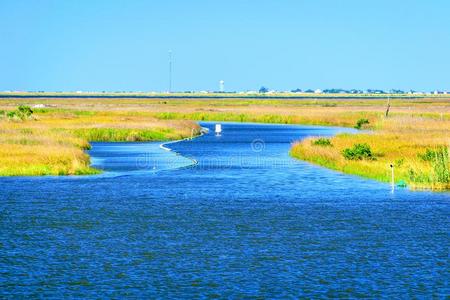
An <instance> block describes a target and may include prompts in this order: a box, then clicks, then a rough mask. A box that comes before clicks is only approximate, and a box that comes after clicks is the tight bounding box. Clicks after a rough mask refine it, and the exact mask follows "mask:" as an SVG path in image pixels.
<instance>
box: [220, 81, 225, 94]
mask: <svg viewBox="0 0 450 300" xmlns="http://www.w3.org/2000/svg"><path fill="white" fill-rule="evenodd" d="M219 91H220V92H221V93H223V92H224V91H225V81H223V80H221V81H219Z"/></svg>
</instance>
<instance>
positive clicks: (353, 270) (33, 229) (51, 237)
mask: <svg viewBox="0 0 450 300" xmlns="http://www.w3.org/2000/svg"><path fill="white" fill-rule="evenodd" d="M202 125H203V126H205V127H208V128H210V129H211V132H210V133H209V134H206V135H204V136H201V137H198V138H196V139H193V140H190V141H183V142H179V143H173V144H170V145H168V147H169V148H171V149H172V150H173V151H175V152H169V151H165V150H163V149H161V148H160V147H159V143H93V149H92V150H91V151H90V155H91V157H92V162H93V165H94V166H96V167H99V168H102V169H104V170H105V173H103V174H101V175H98V176H73V177H15V178H6V177H4V178H0V297H2V298H3V297H6V298H15V297H16V296H19V295H20V296H31V297H41V298H42V297H53V298H63V297H81V298H122V297H129V298H192V297H201V298H207V297H217V296H221V297H224V298H226V297H228V298H230V297H231V298H242V297H252V296H261V297H267V298H269V297H270V298H286V297H301V296H304V297H324V296H334V297H347V298H348V297H367V298H381V297H384V298H410V297H413V296H416V297H421V296H426V297H431V296H435V297H437V298H444V297H445V296H448V295H449V273H448V270H449V267H450V266H449V260H448V257H449V231H448V228H449V215H450V206H449V200H450V195H449V194H448V193H431V192H412V191H409V190H407V189H397V190H395V191H394V192H391V189H390V186H389V185H388V184H383V183H379V182H375V181H372V180H366V179H363V178H359V177H355V176H349V175H345V174H341V173H338V172H334V171H331V170H327V169H324V168H321V167H317V166H313V165H311V164H308V163H305V162H302V161H297V160H294V159H292V158H290V157H289V155H288V151H289V148H290V144H291V142H293V141H295V140H297V139H301V138H304V137H307V136H311V135H314V136H317V135H325V136H328V135H334V134H336V133H337V132H341V131H349V130H348V129H346V130H345V129H339V128H325V127H313V126H287V125H257V124H235V123H224V124H223V126H222V127H223V134H222V135H221V136H219V137H217V136H215V135H214V133H213V125H214V124H211V123H203V124H202ZM350 131H351V130H350Z"/></svg>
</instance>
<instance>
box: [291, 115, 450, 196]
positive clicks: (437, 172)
mask: <svg viewBox="0 0 450 300" xmlns="http://www.w3.org/2000/svg"><path fill="white" fill-rule="evenodd" d="M375 125H376V126H374V127H375V128H376V130H375V131H374V132H372V133H360V134H354V135H351V134H340V135H337V136H335V137H333V138H330V139H323V138H308V139H306V140H303V141H300V142H297V143H295V144H294V145H293V147H292V149H291V155H292V156H294V157H296V158H299V159H302V160H306V161H309V162H312V163H315V164H317V165H320V166H324V167H327V168H330V169H334V170H338V171H342V172H344V173H348V174H354V175H359V176H363V177H367V178H372V179H376V180H379V181H384V182H390V181H391V167H390V166H391V165H392V166H393V167H394V177H395V182H396V183H397V184H399V183H400V184H401V185H403V184H404V183H405V184H406V185H407V186H409V187H410V188H413V189H432V190H448V189H450V174H449V168H450V165H449V155H448V147H449V145H450V121H449V120H447V119H443V120H441V119H433V118H424V117H417V116H395V117H390V118H382V117H380V119H379V120H378V122H377V123H376V124H375Z"/></svg>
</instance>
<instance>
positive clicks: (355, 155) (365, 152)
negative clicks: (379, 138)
mask: <svg viewBox="0 0 450 300" xmlns="http://www.w3.org/2000/svg"><path fill="white" fill-rule="evenodd" d="M342 155H343V156H344V158H345V159H348V160H363V159H367V160H374V159H375V157H374V156H373V154H372V150H371V149H370V146H369V145H367V144H355V145H353V148H347V149H344V150H343V151H342Z"/></svg>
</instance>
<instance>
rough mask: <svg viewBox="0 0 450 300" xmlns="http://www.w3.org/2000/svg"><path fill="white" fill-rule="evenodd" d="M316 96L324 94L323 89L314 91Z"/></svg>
mask: <svg viewBox="0 0 450 300" xmlns="http://www.w3.org/2000/svg"><path fill="white" fill-rule="evenodd" d="M314 94H322V90H321V89H317V90H315V91H314Z"/></svg>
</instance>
